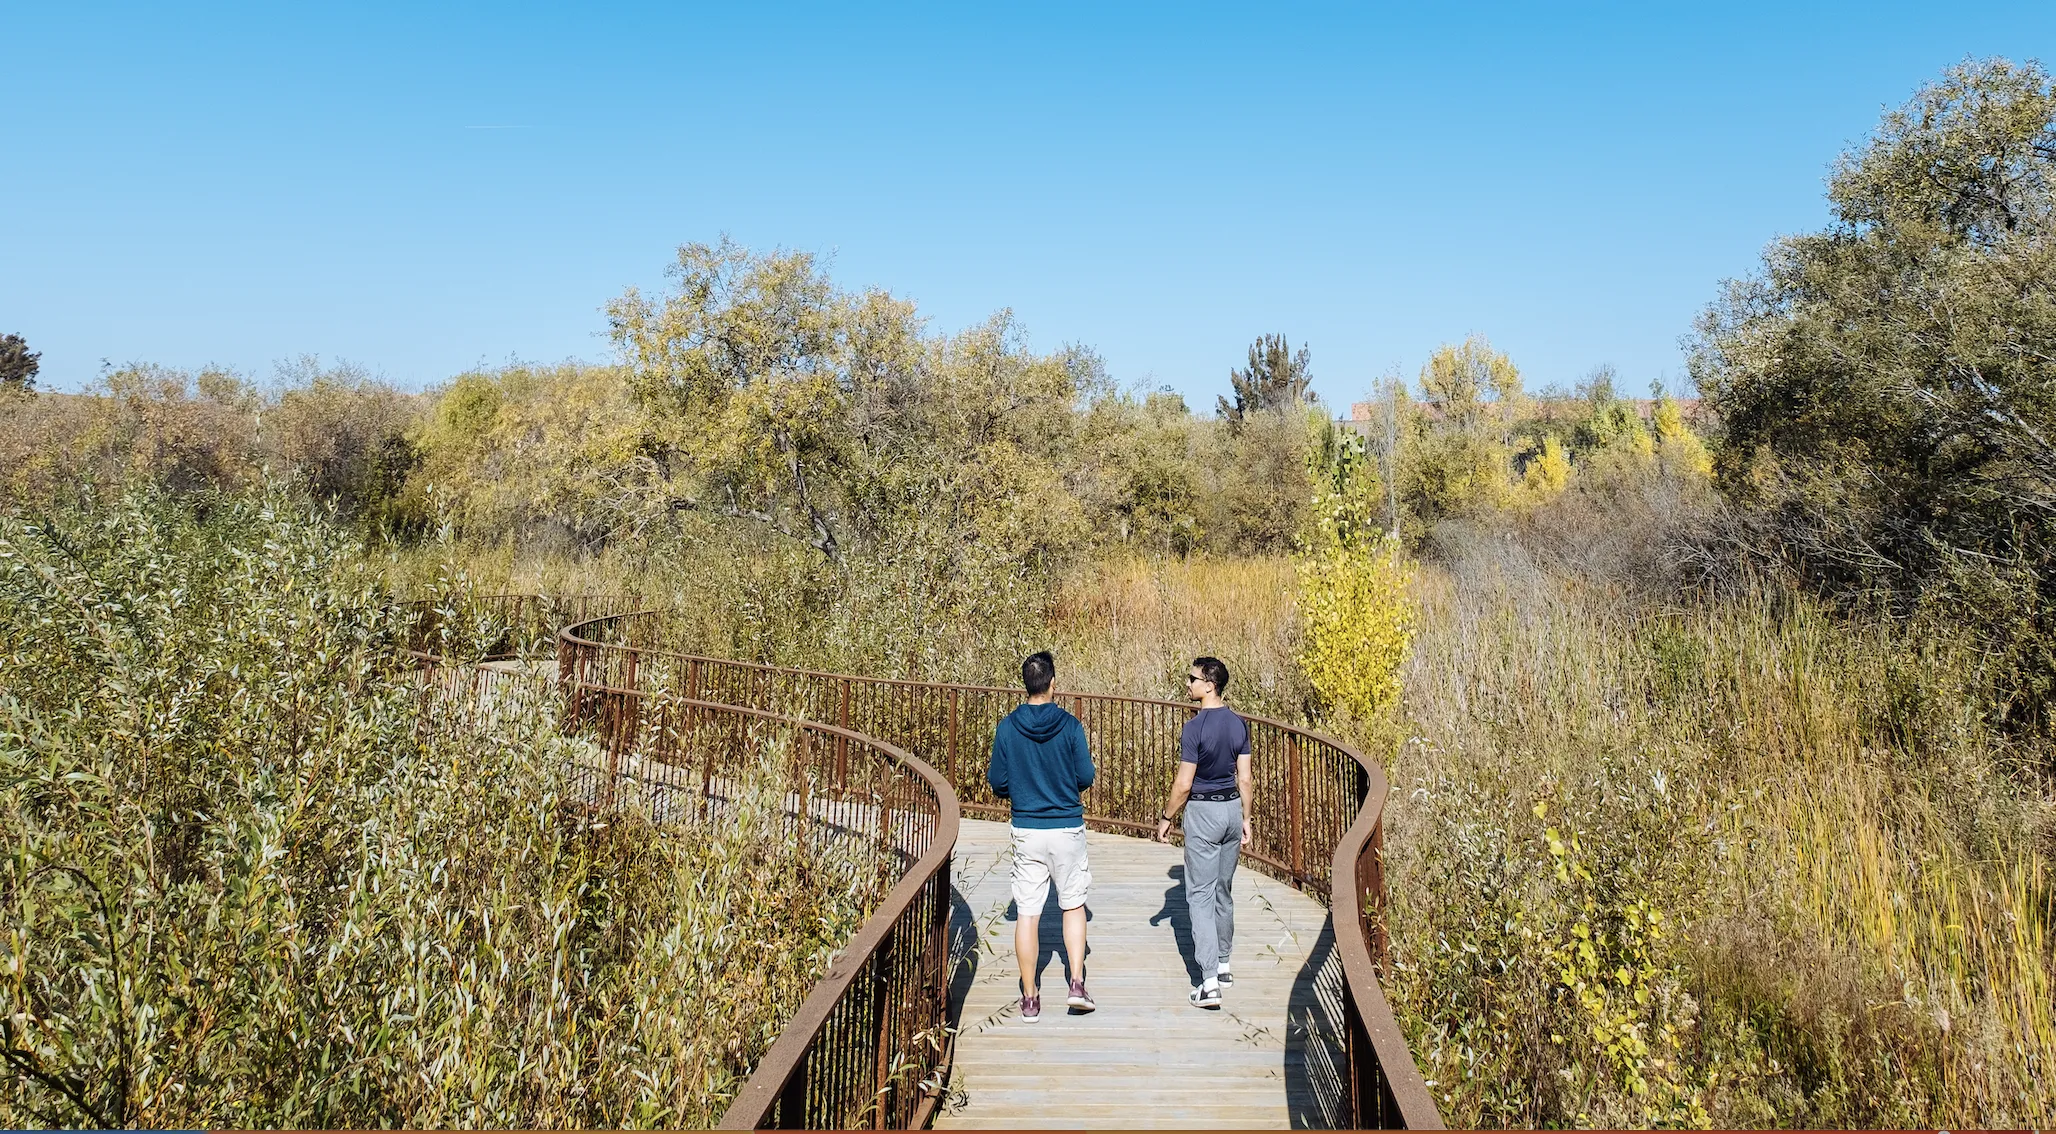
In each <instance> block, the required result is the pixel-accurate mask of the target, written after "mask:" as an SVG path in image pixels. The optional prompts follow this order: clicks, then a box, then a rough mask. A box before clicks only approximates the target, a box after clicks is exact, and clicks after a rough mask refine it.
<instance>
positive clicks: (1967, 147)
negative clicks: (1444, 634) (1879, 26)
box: [1692, 59, 2056, 684]
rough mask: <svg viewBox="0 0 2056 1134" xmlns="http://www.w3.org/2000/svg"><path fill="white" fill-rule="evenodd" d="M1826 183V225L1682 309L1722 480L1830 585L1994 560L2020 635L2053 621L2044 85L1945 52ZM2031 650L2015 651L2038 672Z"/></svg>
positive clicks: (2054, 378)
mask: <svg viewBox="0 0 2056 1134" xmlns="http://www.w3.org/2000/svg"><path fill="white" fill-rule="evenodd" d="M1828 197H1829V202H1830V204H1831V205H1832V206H1833V212H1834V222H1833V223H1832V224H1831V225H1830V226H1829V227H1828V228H1827V229H1826V230H1825V231H1822V232H1818V233H1813V234H1808V235H1802V236H1796V237H1790V238H1787V239H1784V240H1781V241H1779V242H1778V243H1776V244H1774V245H1773V246H1772V247H1771V249H1770V251H1769V252H1768V253H1767V254H1766V257H1765V260H1764V267H1763V271H1762V272H1761V274H1759V275H1757V276H1754V277H1751V278H1748V279H1743V280H1738V281H1731V282H1729V283H1728V284H1726V285H1725V287H1724V289H1723V292H1722V294H1721V296H1720V297H1719V299H1718V300H1717V301H1716V302H1715V303H1714V304H1712V305H1711V306H1710V307H1709V308H1708V310H1707V311H1706V312H1705V313H1704V314H1703V315H1702V316H1701V317H1700V319H1699V321H1698V329H1697V336H1696V341H1695V342H1694V344H1693V358H1692V369H1693V376H1694V378H1695V379H1696V380H1697V382H1698V384H1699V388H1700V390H1701V391H1702V393H1703V394H1704V396H1705V398H1706V399H1707V401H1708V403H1710V406H1711V408H1712V410H1713V414H1714V417H1715V418H1716V419H1717V420H1718V421H1720V422H1721V423H1722V426H1723V428H1724V429H1725V431H1726V443H1725V444H1724V445H1723V446H1722V447H1721V450H1720V453H1719V455H1718V458H1717V460H1716V465H1715V471H1716V475H1717V476H1718V477H1719V480H1720V483H1721V485H1722V487H1723V488H1724V489H1725V490H1726V491H1728V492H1729V493H1730V494H1731V495H1732V496H1734V497H1735V498H1737V499H1738V500H1740V501H1742V502H1743V503H1745V504H1746V505H1747V506H1748V508H1749V514H1751V515H1753V516H1754V517H1756V518H1757V521H1758V524H1759V528H1760V530H1761V531H1762V533H1763V535H1764V537H1765V542H1766V543H1767V544H1769V545H1770V546H1772V547H1774V548H1776V549H1777V550H1778V551H1779V553H1780V554H1782V555H1783V556H1784V557H1785V558H1787V559H1788V560H1789V561H1791V562H1793V563H1794V564H1796V565H1797V566H1798V567H1800V568H1801V569H1802V570H1803V571H1804V572H1805V574H1806V575H1807V576H1808V577H1809V578H1811V579H1813V580H1814V581H1815V582H1816V583H1817V584H1819V585H1820V586H1821V587H1822V588H1823V589H1824V590H1826V591H1827V592H1828V593H1830V594H1833V595H1837V596H1841V597H1844V598H1855V597H1858V596H1878V595H1884V596H1889V597H1892V598H1894V599H1895V600H1897V601H1898V602H1900V603H1902V604H1911V603H1914V602H1916V601H1919V600H1921V599H1922V598H1923V596H1928V597H1932V596H1933V594H1934V593H1936V591H1937V589H1938V588H1939V589H1941V590H1943V591H1948V590H1960V588H1958V587H1956V584H1955V583H1952V582H1951V580H1952V579H1958V578H1960V576H1961V573H1962V572H1964V571H1966V570H1968V571H1971V572H1973V573H1974V574H1977V575H1980V576H1985V577H1994V578H1996V577H1998V576H2004V577H2005V578H2007V579H2011V580H2012V582H2010V583H2007V584H2006V585H2005V586H2002V587H1999V588H1998V591H1999V592H2005V593H2013V594H2017V595H2020V596H2022V598H2021V603H2020V604H2019V605H2020V608H2021V609H2022V610H2023V611H2025V612H2026V614H2025V615H2024V617H2026V618H2028V620H2029V621H2031V622H2033V623H2035V624H2036V625H2037V626H2039V627H2040V630H2038V631H2037V632H2036V633H2035V634H2033V635H2030V637H2041V636H2042V635H2044V634H2047V633H2050V632H2052V631H2056V627H2052V626H2050V625H2049V623H2050V617H2049V614H2048V612H2049V610H2050V609H2051V608H2052V604H2056V570H2052V567H2056V563H2052V553H2056V546H2052V540H2051V535H2052V532H2056V85H2052V83H2051V80H2050V76H2049V74H2048V73H2047V72H2046V71H2044V70H2043V69H2042V68H2041V67H2039V66H2036V65H2032V64H2030V65H2026V66H2019V65H2015V64H2012V63H2009V62H2006V61H2005V60H1996V59H1995V60H1988V61H1983V62H1971V63H1965V64H1963V65H1960V66H1957V67H1954V68H1951V69H1950V70H1949V71H1947V72H1945V73H1944V74H1943V75H1942V77H1941V78H1940V79H1939V80H1938V81H1936V82H1935V83H1933V84H1931V85H1929V86H1927V87H1926V88H1924V89H1922V90H1921V91H1920V92H1918V93H1917V94H1916V95H1915V96H1914V98H1913V99H1912V100H1911V101H1910V102H1908V103H1907V104H1906V105H1905V106H1904V107H1901V108H1900V109H1898V110H1895V111H1892V112H1890V113H1888V114H1887V115H1885V117H1884V119H1883V121H1882V122H1881V123H1880V125H1879V127H1878V129H1877V131H1876V133H1875V134H1874V135H1873V136H1872V137H1871V138H1870V139H1869V141H1868V142H1867V144H1865V145H1863V146H1861V147H1859V148H1857V149H1855V150H1853V151H1851V152H1849V153H1847V154H1845V155H1844V156H1843V157H1842V159H1841V161H1840V162H1839V163H1838V165H1837V166H1836V169H1835V172H1834V176H1833V178H1832V180H1831V182H1830V187H1829V192H1828ZM1994 572H1997V573H1998V576H1994V575H1993V573H1994ZM2016 584H2017V585H2016ZM1973 605H1984V604H1973ZM1994 625H1995V626H1996V625H1997V624H1996V623H1995V624H1994ZM1995 633H1996V631H1995ZM2006 633H2007V635H2008V636H2009V637H2010V638H2011V639H2012V640H2015V641H2017V640H2019V638H2020V632H2019V628H2018V627H2015V628H2014V629H2012V630H2008V631H2006ZM2045 652H2046V649H2045ZM2048 660H2050V659H2048V658H2043V659H2041V660H2040V661H2036V660H2033V659H2023V660H2022V662H2021V666H2022V672H2023V673H2026V672H2029V671H2031V670H2034V669H2036V668H2038V667H2039V668H2040V669H2041V670H2042V671H2043V672H2044V674H2045V684H2046V673H2047V669H2048V667H2047V666H2046V665H2044V664H2043V663H2044V662H2046V661H2048Z"/></svg>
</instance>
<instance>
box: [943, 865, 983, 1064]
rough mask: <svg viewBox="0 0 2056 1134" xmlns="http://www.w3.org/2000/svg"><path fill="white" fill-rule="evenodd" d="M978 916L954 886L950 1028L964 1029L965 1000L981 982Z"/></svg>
mask: <svg viewBox="0 0 2056 1134" xmlns="http://www.w3.org/2000/svg"><path fill="white" fill-rule="evenodd" d="M983 952H984V950H982V949H980V948H979V947H978V917H977V915H976V914H973V913H972V912H971V903H969V902H967V901H965V900H964V895H963V892H962V891H960V890H958V889H957V888H956V887H955V886H954V885H952V886H951V887H950V888H949V1027H950V1029H951V1030H952V1031H957V1030H961V1029H962V1027H963V1023H964V1001H965V1000H966V999H967V998H969V996H970V995H971V982H972V981H974V980H977V979H978V960H979V955H980V954H981V953H983Z"/></svg>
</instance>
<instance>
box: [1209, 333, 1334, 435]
mask: <svg viewBox="0 0 2056 1134" xmlns="http://www.w3.org/2000/svg"><path fill="white" fill-rule="evenodd" d="M1312 362H1313V354H1312V352H1311V351H1309V350H1308V349H1307V348H1306V347H1304V346H1302V347H1300V348H1299V352H1298V353H1297V354H1294V353H1293V351H1292V344H1290V343H1288V342H1286V341H1285V336H1284V335H1265V336H1263V337H1261V338H1259V339H1257V341H1256V342H1254V343H1251V344H1250V347H1249V365H1248V366H1247V367H1245V368H1243V369H1241V370H1230V371H1229V372H1228V381H1229V383H1230V384H1231V385H1232V386H1233V387H1234V390H1235V401H1234V402H1233V403H1232V404H1230V402H1229V401H1228V399H1226V398H1220V399H1217V404H1218V407H1219V412H1220V415H1221V416H1222V417H1224V418H1226V419H1228V420H1229V421H1230V422H1232V423H1234V424H1236V425H1238V426H1239V425H1241V424H1242V421H1243V419H1244V418H1245V417H1247V416H1248V415H1249V414H1251V413H1256V412H1259V411H1262V410H1283V409H1288V408H1290V407H1293V406H1297V405H1301V404H1303V403H1305V402H1307V401H1310V400H1311V397H1310V396H1309V395H1308V393H1307V386H1308V384H1309V383H1311V382H1312V381H1313V371H1312Z"/></svg>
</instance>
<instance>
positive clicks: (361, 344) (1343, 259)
mask: <svg viewBox="0 0 2056 1134" xmlns="http://www.w3.org/2000/svg"><path fill="white" fill-rule="evenodd" d="M187 9H190V10H187ZM431 9H433V10H431ZM5 13H6V18H5V22H4V26H5V28H6V32H7V35H6V39H7V43H8V61H7V64H6V67H5V68H4V70H0V144H4V146H5V149H6V151H7V157H6V162H7V169H8V172H7V175H6V176H5V177H4V178H0V332H16V333H20V334H23V335H25V336H26V337H27V338H28V339H29V342H30V344H31V346H32V347H34V348H36V349H40V350H41V351H43V368H44V369H43V383H44V385H45V386H47V387H50V388H56V389H76V388H80V387H82V386H84V385H85V384H87V383H89V382H91V381H92V380H93V379H94V378H95V377H96V376H97V375H98V374H99V372H100V367H101V360H102V359H108V360H111V361H113V362H114V363H116V364H120V363H123V362H126V361H131V360H148V361H155V362H160V363H164V364H167V365H172V366H178V367H197V366H200V365H203V364H207V363H216V364H221V365H227V366H232V367H235V368H237V369H239V370H242V371H244V372H245V373H247V374H249V375H251V376H253V377H259V378H263V377H267V376H269V374H270V373H271V371H272V367H273V364H274V362H275V361H276V360H280V359H284V358H288V357H292V356H297V355H300V354H305V353H316V354H319V355H321V356H322V357H323V358H324V359H326V360H335V359H348V360H351V361H355V362H358V363H361V364H363V365H365V366H367V367H370V368H371V369H373V370H375V371H379V372H382V373H383V374H384V375H386V376H387V377H388V378H390V379H392V380H393V381H395V382H398V383H400V384H402V385H405V386H409V387H422V386H426V385H430V384H433V383H436V382H439V381H441V380H443V379H445V378H447V377H449V376H450V375H452V374H454V373H457V372H459V371H461V370H463V369H465V368H467V367H470V366H474V365H478V364H481V363H484V364H497V363H500V362H504V361H507V360H508V359H510V358H520V359H524V360H537V361H554V360H557V359H562V358H566V357H579V358H587V359H602V358H606V357H608V356H609V348H608V344H607V342H606V340H605V338H604V335H603V331H604V327H605V324H604V320H603V318H602V316H601V313H600V308H601V306H602V305H603V304H604V303H605V302H606V301H607V300H608V299H609V298H610V297H612V296H614V295H616V294H618V293H619V292H620V291H621V290H622V289H623V288H624V287H626V286H627V285H629V284H640V285H642V286H644V287H650V286H653V285H661V283H662V282H663V275H662V273H663V269H664V267H665V265H666V264H667V263H668V262H669V261H670V259H671V257H672V253H673V249H674V248H675V247H676V246H677V245H678V244H679V243H681V242H684V241H689V240H709V241H711V240H713V239H716V238H718V236H719V235H720V234H722V233H724V232H726V233H729V234H732V235H733V236H734V237H735V238H736V239H737V240H739V241H741V242H743V243H745V244H748V245H751V246H754V247H758V248H771V247H786V248H796V249H806V250H812V251H816V252H820V253H823V254H825V255H828V256H830V257H831V258H832V265H833V271H834V273H835V276H836V278H837V279H838V280H839V281H840V282H842V283H843V284H845V285H847V286H852V287H857V286H868V285H876V286H880V287H884V288H886V289H888V290H890V291H892V292H894V293H897V294H899V295H902V296H905V297H908V298H911V299H914V300H915V301H917V302H918V303H919V304H920V306H921V309H922V310H923V312H924V313H926V314H927V315H928V316H929V317H930V319H931V320H932V323H931V325H932V326H933V327H934V328H936V329H943V330H951V329H956V328H959V327H962V326H964V325H967V324H969V323H972V322H974V321H976V320H978V319H981V318H983V317H984V316H986V315H988V314H990V313H991V312H993V311H994V310H997V309H999V308H1002V307H1011V308H1012V309H1013V310H1014V311H1015V312H1016V314H1017V315H1018V316H1019V318H1020V319H1021V321H1022V322H1023V323H1024V324H1025V326H1026V327H1027V329H1028V331H1029V333H1030V336H1031V341H1032V342H1033V343H1034V344H1035V345H1036V346H1037V347H1039V348H1055V347H1057V346H1059V345H1061V344H1063V343H1065V342H1082V343H1085V344H1088V345H1090V346H1093V347H1094V348H1096V349H1098V350H1099V351H1100V352H1101V353H1102V354H1103V355H1104V356H1105V357H1106V359H1107V361H1108V364H1109V366H1110V367H1111V369H1112V370H1113V373H1114V375H1115V377H1116V378H1117V379H1119V380H1122V381H1124V382H1131V383H1147V384H1148V385H1152V386H1155V385H1169V386H1171V387H1173V388H1175V389H1178V390H1180V391H1182V392H1184V393H1186V394H1187V395H1188V396H1189V397H1191V398H1193V399H1195V401H1196V402H1198V403H1199V404H1204V405H1211V403H1212V399H1213V396H1214V395H1215V394H1217V393H1220V392H1223V391H1224V390H1225V389H1226V386H1227V380H1226V376H1227V372H1228V369H1229V367H1230V366H1232V365H1235V364H1236V363H1238V362H1239V361H1241V359H1242V356H1243V353H1244V350H1245V348H1246V346H1247V344H1248V342H1249V341H1250V340H1251V339H1252V338H1253V337H1255V336H1256V335H1257V334H1259V333H1262V332H1266V331H1283V332H1285V333H1286V334H1288V335H1290V336H1291V337H1292V339H1293V340H1294V342H1295V343H1297V342H1301V341H1304V342H1306V343H1307V344H1309V345H1310V346H1311V347H1312V349H1313V359H1314V373H1315V388H1316V389H1317V390H1318V391H1319V392H1321V393H1322V394H1323V396H1324V397H1326V398H1327V399H1328V400H1329V401H1330V402H1331V403H1344V404H1346V403H1347V402H1348V401H1349V400H1350V399H1351V398H1353V397H1357V396H1361V395H1362V393H1363V392H1364V391H1365V390H1366V389H1367V388H1369V386H1370V385H1371V383H1372V382H1373V381H1374V380H1375V378H1376V376H1377V375H1378V374H1380V373H1381V372H1383V371H1385V370H1386V369H1388V368H1391V367H1394V366H1397V367H1399V368H1401V369H1402V370H1403V371H1404V372H1405V373H1406V374H1408V375H1409V376H1411V375H1412V374H1414V373H1415V372H1416V371H1417V370H1418V369H1419V367H1420V365H1421V363H1422V362H1423V360H1424V359H1425V358H1426V357H1427V355H1428V353H1429V352H1430V351H1431V350H1433V349H1434V347H1435V346H1436V345H1437V344H1438V343H1442V342H1445V341H1450V340H1455V339H1459V338H1461V337H1462V336H1463V335H1464V334H1465V333H1467V332H1470V331H1481V332H1483V333H1485V334H1487V335H1488V336H1490V337H1491V339H1492V340H1493V342H1494V343H1496V344H1497V345H1499V346H1500V347H1502V348H1503V349H1505V350H1507V351H1509V352H1510V353H1511V354H1512V355H1513V357H1514V360H1515V361H1516V362H1517V363H1518V364H1520V366H1521V367H1522V369H1523V371H1524V372H1525V373H1526V375H1527V377H1528V382H1529V385H1530V386H1531V387H1539V386H1543V385H1547V384H1550V383H1556V384H1561V385H1565V386H1568V385H1569V384H1571V383H1573V382H1575V381H1576V380H1577V379H1578V378H1579V377H1580V376H1582V375H1583V374H1584V373H1586V372H1587V371H1588V370H1589V369H1590V368H1591V367H1592V366H1594V365H1595V364H1597V363H1600V362H1608V361H1610V362H1612V363H1613V364H1615V365H1616V366H1617V367H1618V368H1619V370H1620V371H1621V374H1622V378H1623V383H1624V385H1625V386H1626V387H1627V388H1628V389H1631V390H1637V391H1639V390H1640V389H1642V388H1643V387H1645V386H1646V385H1647V384H1648V382H1649V381H1650V380H1651V379H1654V378H1658V377H1664V376H1668V377H1669V378H1670V379H1671V380H1672V381H1673V383H1674V384H1675V382H1676V381H1677V380H1678V379H1679V378H1680V377H1681V376H1682V374H1683V365H1684V364H1683V356H1682V353H1681V351H1680V349H1679V346H1678V339H1679V337H1680V336H1681V335H1683V334H1685V333H1686V332H1687V331H1688V330H1689V328H1690V323H1691V319H1692V316H1693V314H1694V312H1695V311H1697V310H1698V309H1699V308H1700V307H1701V306H1702V305H1703V304H1704V303H1705V302H1706V301H1707V299H1708V298H1710V297H1711V296H1712V295H1713V293H1714V289H1715V287H1716V284H1717V282H1718V281H1719V280H1720V279H1721V278H1722V277H1724V276H1732V275H1736V274H1740V273H1743V272H1746V271H1748V270H1750V269H1751V268H1752V266H1753V265H1754V264H1755V263H1756V261H1757V257H1758V255H1759V253H1760V251H1761V249H1762V247H1763V245H1764V244H1765V242H1767V241H1768V240H1770V239H1771V238H1773V237H1774V236H1776V235H1778V234H1780V233H1786V232H1793V231H1798V230H1803V229H1808V228H1814V227H1818V226H1819V225H1820V224H1821V223H1822V222H1823V220H1824V219H1825V216H1826V213H1825V209H1824V207H1823V204H1822V185H1823V180H1824V177H1825V175H1826V172H1827V169H1828V166H1829V163H1830V162H1831V161H1832V160H1833V159H1834V157H1835V155H1836V154H1837V153H1838V152H1840V151H1841V150H1842V149H1844V148H1845V147H1847V146H1848V145H1850V144H1852V143H1855V142H1857V141H1860V140H1861V138H1862V137H1863V136H1864V134H1865V133H1866V132H1867V131H1868V130H1870V129H1871V127H1872V126H1873V125H1874V124H1875V122H1876V120H1877V116H1878V113H1879V111H1880V110H1881V109H1882V108H1883V107H1885V106H1887V105H1897V104H1899V103H1900V102H1903V101H1904V100H1905V99H1906V98H1907V97H1908V96H1909V95H1910V94H1911V93H1912V92H1913V91H1914V89H1915V88H1916V87H1917V86H1919V85H1920V84H1921V83H1922V82H1924V81H1926V80H1928V79H1929V78H1931V77H1933V76H1934V75H1935V74H1937V73H1938V72H1939V71H1940V70H1941V69H1942V68H1943V67H1945V66H1947V65H1949V64H1951V63H1954V62H1957V61H1960V60H1962V59H1964V58H1965V57H1967V56H1972V55H1977V56H1983V55H1995V54H1997V55H2007V56H2010V57H2012V58H2015V59H2028V58H2041V59H2043V60H2045V61H2048V62H2052V63H2056V4H2051V3H2048V2H2047V0H2042V2H2040V3H2011V2H1986V3H1982V4H1974V5H1973V4H1963V5H1942V4H1935V3H1927V4H1917V5H1914V4H1876V3H1871V4H1857V3H1846V4H1797V3H1791V2H1789V0H1787V2H1783V3H1778V4H1766V5H1747V4H1733V3H1730V4H1719V5H1712V4H1698V5H1691V6H1689V7H1687V6H1683V5H1676V6H1672V5H1647V4H1635V5H1625V4H1624V5H1620V6H1618V7H1612V8H1599V7H1580V8H1569V7H1558V6H1554V5H1541V4H1509V5H1503V6H1492V7H1485V6H1473V7H1467V8H1462V9H1458V8H1454V7H1444V6H1440V5H1429V4H1419V3H1413V4H1405V5H1392V6H1389V7H1370V6H1363V5H1331V6H1310V5H1282V4H1281V5H1258V4H1240V5H1234V6H1223V7H1203V6H1195V5H1190V4H1187V5H1176V6H1169V5H1167V6H1162V7H1144V6H1139V5H1116V4H1086V5H1077V6H1059V5H1034V6H1030V5H1017V6H1009V7H1004V8H1002V7H1000V6H997V5H991V6H988V5H973V4H962V3H956V4H947V5H936V6H933V7H926V8H916V7H892V8H885V7H876V8H874V7H872V6H868V5H850V4H838V5H821V6H806V7H801V6H773V5H768V4H767V5H741V4H722V5H707V6H704V7H692V6H686V5H670V4H665V5H655V4H652V5H638V4H632V3H616V4H611V5H597V4H595V5H577V6H573V5H551V6H547V7H545V6H534V7H524V6H521V5H515V4H505V5H497V6H492V7H484V6H481V7H476V8H458V7H452V6H441V5H437V6H428V5H418V4H408V5H390V6H383V5H350V6H343V5H319V6H317V5H300V4H278V3H267V4H263V5H251V6H248V7H243V8H232V7H226V6H204V7H203V6H198V5H193V6H186V5H179V6H174V5H155V4H153V5H142V4H137V5H114V4H108V5H92V4H85V3H79V4H53V3H43V4H31V3H23V2H16V3H10V4H8V5H7V7H6V8H5ZM488 127H490V128H488Z"/></svg>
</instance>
